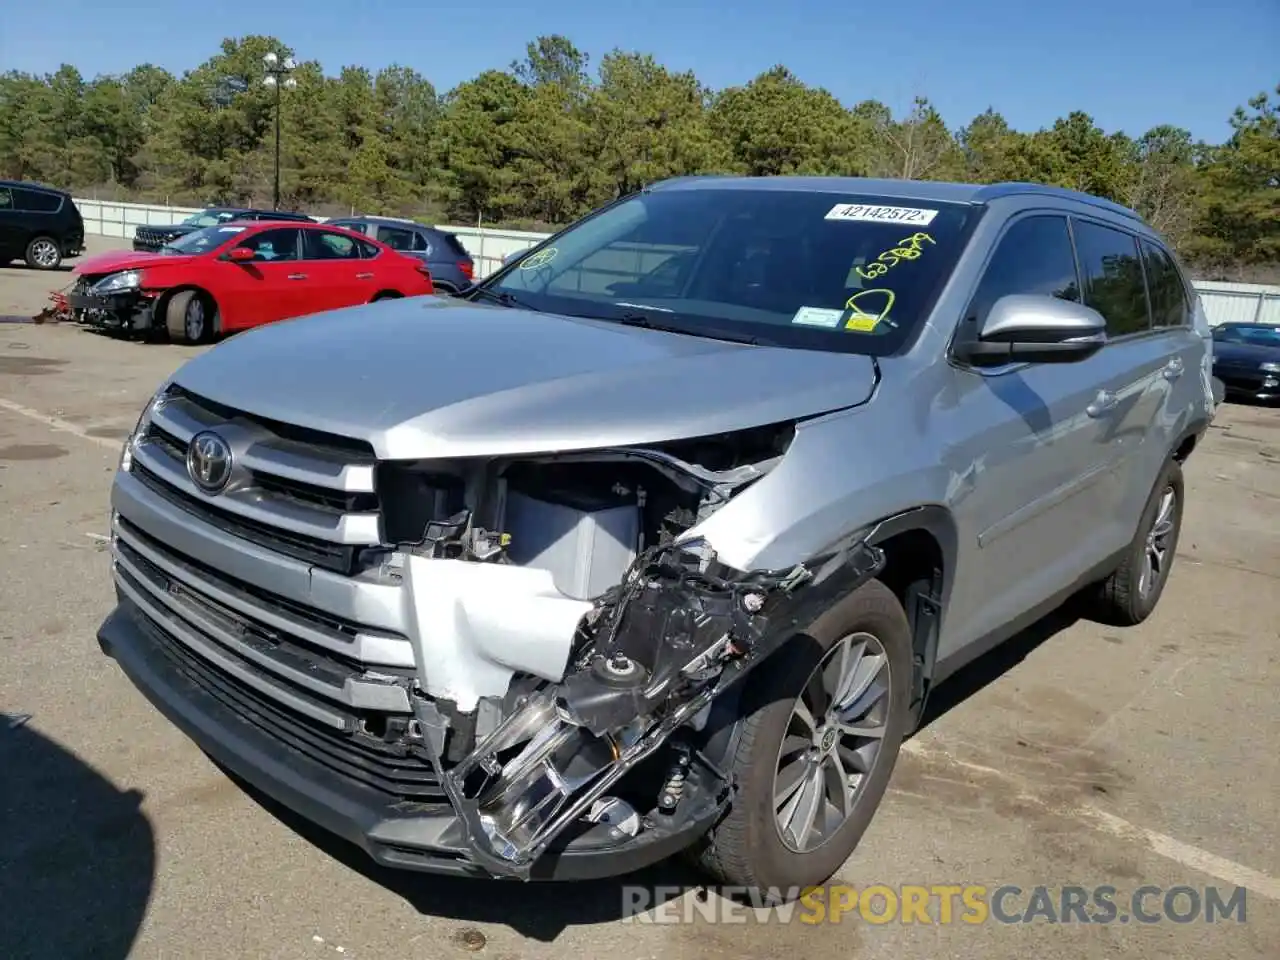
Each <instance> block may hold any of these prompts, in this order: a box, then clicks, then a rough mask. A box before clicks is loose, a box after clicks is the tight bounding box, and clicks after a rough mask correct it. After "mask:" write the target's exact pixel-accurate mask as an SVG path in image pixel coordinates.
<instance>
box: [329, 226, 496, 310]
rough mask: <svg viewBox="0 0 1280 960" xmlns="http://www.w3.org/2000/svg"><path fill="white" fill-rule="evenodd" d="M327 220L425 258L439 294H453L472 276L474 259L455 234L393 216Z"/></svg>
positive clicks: (469, 283) (468, 282)
mask: <svg viewBox="0 0 1280 960" xmlns="http://www.w3.org/2000/svg"><path fill="white" fill-rule="evenodd" d="M327 223H328V224H329V226H331V227H343V228H344V229H347V230H354V231H355V232H356V233H363V234H364V235H365V236H366V237H373V238H374V239H375V240H381V241H382V242H383V243H385V244H386V245H387V246H389V247H391V248H392V249H393V250H399V251H400V252H401V253H407V254H409V256H411V257H418V258H419V259H422V260H425V261H426V263H427V270H429V271H430V273H431V283H432V286H434V287H435V288H436V290H437V291H438V292H439V293H457V292H459V291H460V290H464V289H465V288H467V287H469V286H471V281H472V280H473V279H474V278H475V269H476V264H475V260H474V259H472V257H471V254H470V253H468V252H467V248H466V247H464V246H463V245H462V241H461V240H459V239H458V237H457V235H456V234H452V233H449V232H447V231H445V230H439V229H437V228H435V227H428V226H424V225H423V224H421V223H418V222H417V221H416V220H401V219H399V218H397V217H336V218H335V219H333V220H329V221H327Z"/></svg>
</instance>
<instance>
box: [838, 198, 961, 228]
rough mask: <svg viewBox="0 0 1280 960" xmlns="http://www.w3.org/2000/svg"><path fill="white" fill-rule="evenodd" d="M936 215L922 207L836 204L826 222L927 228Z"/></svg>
mask: <svg viewBox="0 0 1280 960" xmlns="http://www.w3.org/2000/svg"><path fill="white" fill-rule="evenodd" d="M937 215H938V211H937V210H925V209H923V208H922V207H878V206H873V205H871V204H867V203H837V204H836V205H835V206H834V207H832V208H831V209H830V210H829V211H827V216H826V218H825V219H827V220H854V221H858V222H861V223H903V224H907V225H909V226H913V227H927V226H928V225H929V224H931V223H933V218H934V217H936V216H937Z"/></svg>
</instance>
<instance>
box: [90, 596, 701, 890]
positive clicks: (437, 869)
mask: <svg viewBox="0 0 1280 960" xmlns="http://www.w3.org/2000/svg"><path fill="white" fill-rule="evenodd" d="M98 643H99V645H100V646H101V648H102V650H103V652H104V653H105V654H107V655H108V656H110V657H112V658H113V659H114V660H115V661H116V663H118V664H119V666H120V668H121V669H122V670H123V671H124V673H125V674H126V676H128V678H129V679H130V680H131V681H132V682H133V684H134V685H135V686H136V687H137V688H138V689H139V690H140V691H141V692H142V693H143V694H144V695H145V696H146V697H147V699H148V700H150V701H151V703H152V704H153V705H154V706H155V707H156V708H157V709H158V710H159V711H160V712H161V713H162V714H164V715H165V716H166V717H167V718H168V719H169V720H170V721H171V722H172V723H173V724H174V725H175V726H177V727H178V728H179V729H180V730H181V731H182V732H183V733H184V734H186V736H188V737H189V738H190V739H191V740H193V741H194V742H195V743H196V745H197V746H199V747H200V748H201V749H202V750H203V751H204V752H205V753H207V754H208V755H209V756H211V757H212V758H213V759H214V760H215V761H216V762H218V763H219V764H221V765H222V766H223V767H225V768H226V769H228V770H230V771H231V772H233V773H234V774H236V775H237V776H239V777H240V778H242V779H243V780H244V781H246V782H247V783H249V784H251V785H252V786H253V787H255V788H256V789H258V790H260V791H262V792H263V793H264V794H266V795H267V796H270V797H271V798H273V799H274V800H276V801H277V802H279V803H281V804H283V805H284V806H285V807H287V808H289V809H290V810H292V811H294V812H295V813H297V814H299V815H301V816H302V817H304V818H306V819H308V820H310V821H312V822H314V823H316V824H318V825H319V826H321V827H323V828H324V829H326V830H328V831H330V832H331V833H333V834H336V835H338V836H340V837H342V838H344V839H346V840H348V841H350V842H352V843H354V844H356V845H358V846H359V847H361V848H363V849H364V850H365V852H366V853H368V854H369V856H370V857H372V858H373V859H374V860H375V861H376V862H378V863H380V864H382V865H383V866H387V867H392V868H398V869H406V870H415V871H421V872H426V873H437V874H446V875H455V876H472V877H492V878H498V877H503V876H505V875H504V874H502V873H500V872H495V871H492V870H490V869H487V868H486V867H485V866H484V865H483V861H484V857H483V855H480V854H478V852H477V851H476V850H475V849H474V848H473V847H472V845H471V844H470V843H469V842H468V840H467V839H466V831H465V830H464V828H463V822H462V820H461V818H460V817H459V816H458V815H457V814H456V813H455V811H454V809H453V807H452V806H451V805H450V804H448V803H447V802H443V803H412V802H406V801H403V800H401V801H393V800H389V799H388V798H387V797H385V796H384V795H382V794H380V793H379V792H378V791H376V790H374V789H370V788H365V787H363V786H361V785H360V784H358V783H355V782H353V781H351V780H349V779H347V778H345V777H343V776H342V775H340V774H339V773H336V772H335V771H334V770H333V769H330V768H329V767H327V766H325V765H323V764H322V763H319V762H316V761H315V760H312V759H311V758H310V757H309V756H306V755H304V754H302V753H301V752H299V751H297V750H294V749H291V748H290V747H289V746H288V744H287V743H285V742H282V741H281V740H279V739H277V738H275V737H273V736H271V735H270V734H268V733H266V732H264V731H263V730H262V729H261V728H260V727H258V726H256V725H255V724H254V723H253V722H251V721H250V720H248V719H247V718H246V716H244V715H242V713H241V712H239V711H237V710H236V709H234V708H232V707H231V706H229V704H228V702H227V700H226V699H224V698H223V697H222V696H219V695H218V691H217V688H216V687H214V686H210V685H208V684H206V683H205V682H202V681H201V679H200V675H199V672H198V670H193V669H192V667H191V665H190V657H191V656H192V654H191V653H190V652H184V651H183V650H182V649H181V646H180V642H179V641H177V640H174V639H173V638H170V637H167V636H165V635H164V634H163V633H161V632H160V631H158V630H156V629H155V627H154V626H153V625H151V624H150V623H149V621H147V619H146V617H145V616H144V615H142V614H141V613H140V611H139V610H138V608H137V607H136V606H135V605H134V604H133V603H132V601H130V600H129V599H128V598H127V597H123V596H122V597H120V601H119V604H118V606H117V607H116V609H115V610H114V611H113V612H112V613H111V615H110V616H109V617H108V618H107V619H106V620H105V621H104V622H103V624H102V626H101V627H100V628H99V631H98ZM690 799H693V798H690ZM706 799H707V802H706V803H705V804H703V805H699V804H695V806H702V807H703V809H705V811H706V815H705V816H700V817H683V818H680V819H679V820H678V822H676V823H672V824H670V825H666V824H662V823H657V824H653V825H651V826H650V827H649V828H648V829H645V830H643V831H642V832H641V833H640V834H639V835H637V836H635V837H626V836H623V837H620V838H619V837H616V836H614V837H611V836H609V834H608V832H607V831H606V830H605V829H604V828H603V827H596V828H592V829H591V830H589V831H588V832H587V833H584V834H580V835H578V836H577V837H575V838H574V839H573V840H571V841H570V842H569V843H568V844H567V845H565V846H563V847H562V848H560V849H553V850H550V851H548V852H547V853H546V854H545V855H544V856H543V857H541V858H540V859H539V860H538V861H537V862H536V863H535V865H534V870H533V871H532V873H531V875H530V877H529V879H534V880H587V879H598V878H601V877H608V876H616V875H619V874H623V873H628V872H631V871H633V870H637V869H640V868H642V867H645V866H648V865H650V864H652V863H656V862H657V861H659V860H662V859H665V858H666V857H669V856H671V855H673V854H675V853H677V852H678V851H680V850H682V849H684V848H686V847H688V846H689V845H691V844H692V843H693V842H694V841H695V840H697V839H698V837H700V836H701V835H702V834H704V833H705V832H706V831H707V829H708V828H709V827H710V825H711V823H712V822H713V821H714V819H715V818H716V817H718V816H719V814H720V806H719V804H717V803H715V802H713V801H712V800H711V798H709V797H708V798H706Z"/></svg>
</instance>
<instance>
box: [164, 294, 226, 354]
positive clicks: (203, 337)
mask: <svg viewBox="0 0 1280 960" xmlns="http://www.w3.org/2000/svg"><path fill="white" fill-rule="evenodd" d="M164 322H165V327H166V328H167V329H168V331H169V339H170V340H172V341H173V342H174V343H186V344H192V345H196V344H202V343H208V342H209V341H210V340H212V339H213V335H214V331H215V326H216V323H217V311H216V310H215V309H214V308H213V306H212V304H211V303H210V301H209V298H208V297H206V296H204V295H203V294H202V293H200V291H199V290H183V291H181V292H180V293H175V294H174V295H173V296H172V297H170V298H169V301H168V303H166V304H165V308H164Z"/></svg>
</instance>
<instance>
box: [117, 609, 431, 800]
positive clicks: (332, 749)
mask: <svg viewBox="0 0 1280 960" xmlns="http://www.w3.org/2000/svg"><path fill="white" fill-rule="evenodd" d="M133 616H134V617H135V618H136V619H137V621H138V623H139V624H140V625H141V626H142V627H143V629H144V630H145V631H146V632H147V634H148V636H149V637H150V638H151V639H152V641H153V642H154V643H155V645H156V647H157V649H158V650H160V652H161V653H163V654H164V655H165V657H166V658H167V659H168V660H169V661H170V662H171V663H172V664H173V666H174V667H175V668H176V669H177V670H178V672H179V673H181V674H182V676H183V677H185V678H186V679H187V680H189V681H190V682H191V683H193V684H195V685H196V686H197V687H199V688H200V689H201V690H202V691H204V692H205V693H207V694H208V695H209V696H211V697H213V698H214V699H216V700H217V701H218V702H219V703H221V704H222V705H223V706H225V707H226V708H227V709H228V710H230V711H232V712H233V713H235V714H236V715H237V716H238V717H239V718H240V719H241V720H243V721H244V722H245V723H248V724H250V725H252V726H253V727H255V728H257V729H258V730H260V731H261V732H263V733H265V734H267V735H268V736H271V737H272V738H274V739H275V740H277V741H279V742H280V743H281V744H283V745H284V746H286V747H288V748H290V749H292V750H295V751H297V752H298V753H300V754H302V755H304V756H306V757H307V758H308V759H309V760H312V761H313V762H315V763H318V764H321V765H322V766H324V767H326V768H328V769H329V770H332V771H333V772H334V773H337V774H339V775H340V776H342V777H344V778H346V779H347V780H349V781H351V782H353V783H356V784H358V785H361V786H364V787H368V788H371V789H374V790H377V791H379V792H380V793H383V794H385V795H386V796H387V797H388V798H391V799H393V800H407V801H413V802H418V803H432V804H436V803H446V802H447V801H446V799H445V794H444V791H443V790H442V789H441V787H440V783H439V781H438V780H437V779H436V776H435V771H434V770H432V768H431V765H430V764H429V763H427V762H426V761H424V760H421V759H419V758H418V757H416V756H414V755H412V754H410V753H408V751H406V750H403V749H399V748H397V747H395V746H394V745H390V744H387V745H382V744H379V743H377V742H376V741H374V740H372V739H365V738H361V737H360V735H359V734H344V733H342V732H340V731H337V730H334V729H332V728H331V727H328V726H326V725H324V724H322V723H318V722H316V721H314V720H312V719H311V718H309V717H306V716H303V715H301V714H298V713H296V712H295V711H292V710H289V709H288V708H285V707H281V706H280V705H279V704H277V703H274V702H272V701H271V700H269V699H267V698H266V697H264V696H262V695H261V694H259V693H258V692H257V691H255V690H253V689H250V688H248V687H246V686H245V685H244V684H242V683H240V682H239V681H238V680H236V679H235V678H234V677H232V676H230V675H229V674H227V673H226V672H225V671H223V670H221V669H219V668H218V667H216V666H214V665H212V664H210V663H208V662H207V661H205V660H203V659H201V658H200V657H198V656H197V655H196V654H194V653H192V652H191V651H189V650H188V649H187V648H186V647H184V646H183V645H182V643H180V642H179V641H177V640H174V639H173V638H172V637H170V636H169V635H168V634H167V633H166V632H165V631H164V629H163V628H162V627H161V626H160V624H158V623H156V622H155V621H154V620H152V619H151V618H150V617H149V616H147V615H146V614H145V613H144V612H143V611H142V610H140V609H138V608H137V607H134V609H133ZM351 720H352V726H353V727H356V726H358V724H359V722H360V721H359V719H358V718H356V717H355V716H352V717H351Z"/></svg>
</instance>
